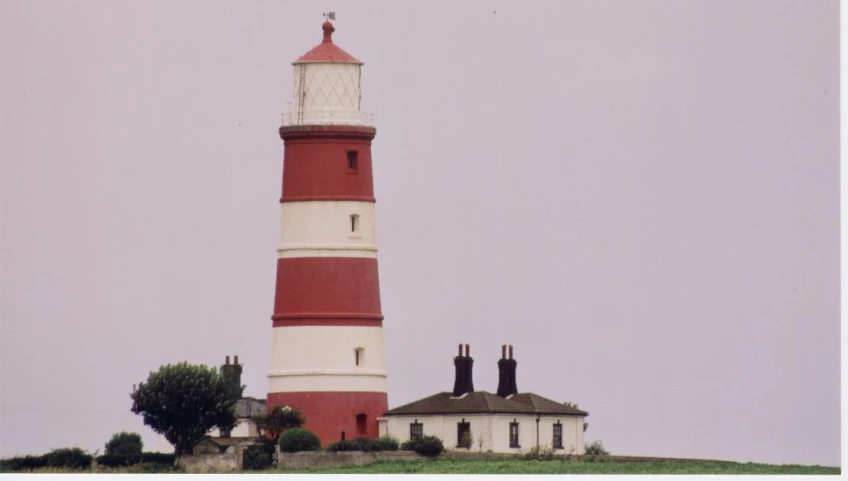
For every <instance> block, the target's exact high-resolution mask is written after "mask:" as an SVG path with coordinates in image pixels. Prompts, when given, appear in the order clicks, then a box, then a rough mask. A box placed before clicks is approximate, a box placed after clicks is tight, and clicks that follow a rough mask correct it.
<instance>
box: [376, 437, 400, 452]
mask: <svg viewBox="0 0 848 481" xmlns="http://www.w3.org/2000/svg"><path fill="white" fill-rule="evenodd" d="M374 444H375V445H376V446H377V448H378V449H376V451H397V450H398V441H397V439H395V438H393V437H391V436H380V437H379V438H377V439H376V440H375V441H374Z"/></svg>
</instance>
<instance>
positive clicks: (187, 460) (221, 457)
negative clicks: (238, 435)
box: [177, 452, 242, 473]
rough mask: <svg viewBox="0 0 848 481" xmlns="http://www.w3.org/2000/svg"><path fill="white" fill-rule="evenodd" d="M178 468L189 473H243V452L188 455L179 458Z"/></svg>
mask: <svg viewBox="0 0 848 481" xmlns="http://www.w3.org/2000/svg"><path fill="white" fill-rule="evenodd" d="M177 466H179V467H181V468H183V469H184V470H186V471H187V472H189V473H206V472H213V473H218V472H221V471H241V466H242V460H241V452H238V453H221V454H188V455H184V456H180V457H179V458H177Z"/></svg>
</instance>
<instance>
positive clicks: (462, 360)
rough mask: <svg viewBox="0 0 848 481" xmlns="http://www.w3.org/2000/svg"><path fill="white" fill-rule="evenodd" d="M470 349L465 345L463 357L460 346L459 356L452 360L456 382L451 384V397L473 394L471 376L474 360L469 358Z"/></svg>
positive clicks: (460, 346)
mask: <svg viewBox="0 0 848 481" xmlns="http://www.w3.org/2000/svg"><path fill="white" fill-rule="evenodd" d="M470 352H471V348H470V347H469V346H468V344H466V345H465V355H464V356H463V355H462V344H460V345H459V355H458V356H456V357H455V358H454V359H453V365H454V366H455V367H456V380H455V381H454V383H453V395H454V396H457V397H458V396H462V395H463V394H465V393H469V392H474V381H473V379H472V376H471V371H472V365H473V364H474V359H472V358H471V356H469V353H470Z"/></svg>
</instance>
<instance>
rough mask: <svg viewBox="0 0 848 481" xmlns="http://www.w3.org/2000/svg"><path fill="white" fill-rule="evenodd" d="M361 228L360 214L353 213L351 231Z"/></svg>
mask: <svg viewBox="0 0 848 481" xmlns="http://www.w3.org/2000/svg"><path fill="white" fill-rule="evenodd" d="M358 230H359V215H357V214H351V216H350V231H351V232H356V231H358Z"/></svg>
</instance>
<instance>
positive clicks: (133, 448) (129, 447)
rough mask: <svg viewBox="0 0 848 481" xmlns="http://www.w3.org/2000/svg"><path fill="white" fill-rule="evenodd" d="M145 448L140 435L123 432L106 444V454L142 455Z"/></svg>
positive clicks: (116, 434) (113, 436)
mask: <svg viewBox="0 0 848 481" xmlns="http://www.w3.org/2000/svg"><path fill="white" fill-rule="evenodd" d="M143 447H144V443H143V442H142V441H141V435H140V434H138V433H128V432H126V431H121V432H119V433H115V434H113V435H112V439H110V440H109V442H108V443H106V454H121V455H132V454H141V451H142V449H143Z"/></svg>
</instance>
